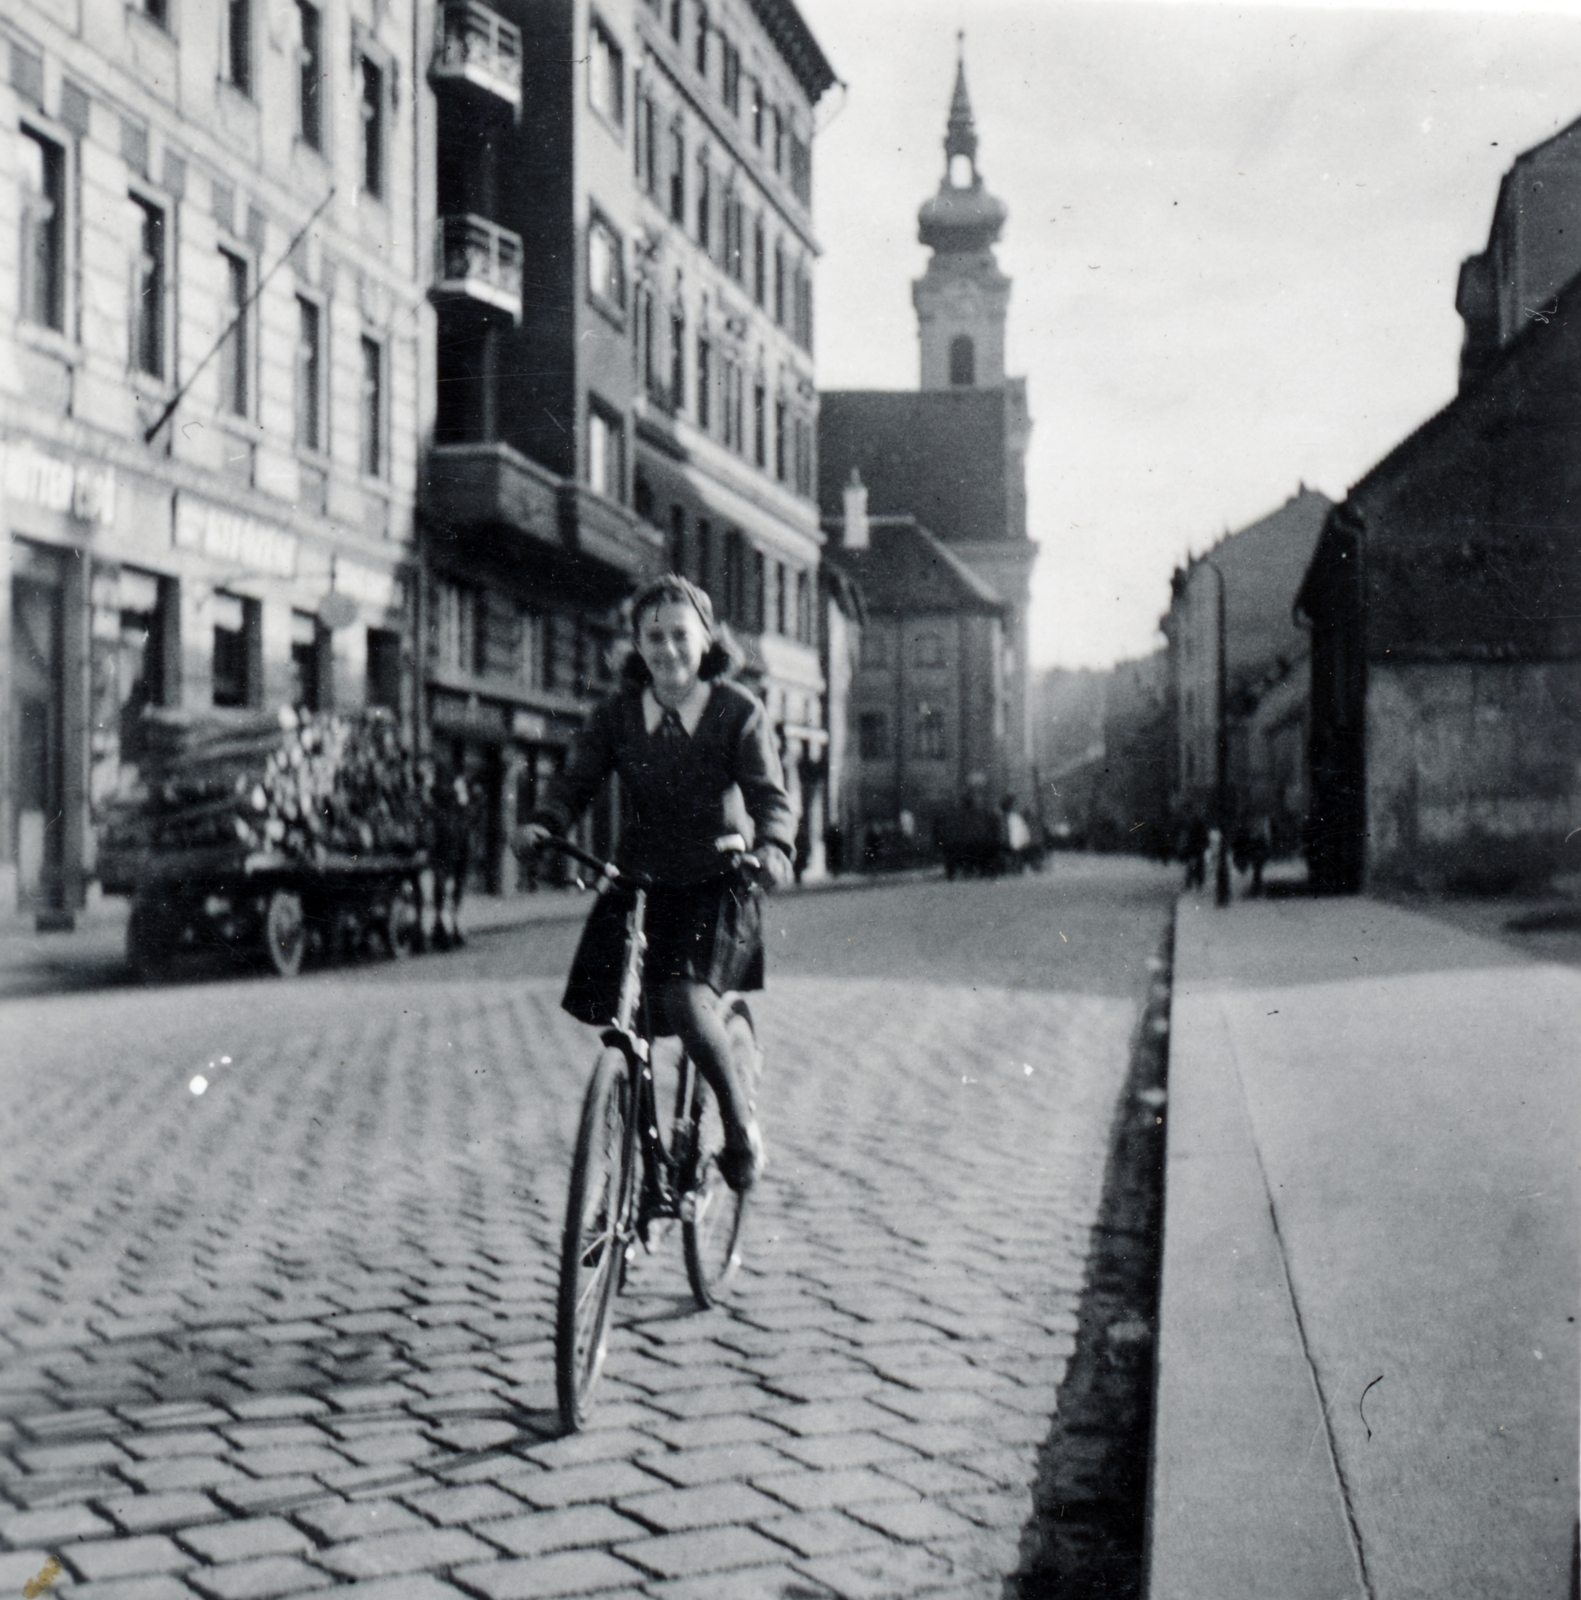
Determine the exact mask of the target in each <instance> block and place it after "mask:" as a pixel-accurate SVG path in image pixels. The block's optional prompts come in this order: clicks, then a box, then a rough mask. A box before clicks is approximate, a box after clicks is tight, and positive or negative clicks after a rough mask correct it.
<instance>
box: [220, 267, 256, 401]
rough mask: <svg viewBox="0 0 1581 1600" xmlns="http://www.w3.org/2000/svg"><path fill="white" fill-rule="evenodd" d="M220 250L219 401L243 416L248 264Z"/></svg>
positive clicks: (247, 390)
mask: <svg viewBox="0 0 1581 1600" xmlns="http://www.w3.org/2000/svg"><path fill="white" fill-rule="evenodd" d="M219 254H220V286H221V291H222V293H223V296H224V298H223V299H222V300H221V302H220V315H221V316H222V317H223V318H224V319H225V332H224V335H223V337H222V338H221V340H220V351H219V370H220V404H221V406H222V407H223V408H224V409H225V410H226V411H228V412H229V413H230V414H231V415H232V416H233V417H245V416H246V415H247V406H248V402H249V400H250V398H251V394H252V374H251V372H250V370H249V365H248V362H249V355H250V348H249V347H250V340H249V339H248V332H249V329H248V325H247V311H248V306H247V296H248V294H249V292H250V290H249V277H250V268H249V266H248V263H247V262H246V261H244V260H243V259H242V257H241V256H238V255H233V254H232V253H231V252H230V251H229V250H221V251H220V253H219Z"/></svg>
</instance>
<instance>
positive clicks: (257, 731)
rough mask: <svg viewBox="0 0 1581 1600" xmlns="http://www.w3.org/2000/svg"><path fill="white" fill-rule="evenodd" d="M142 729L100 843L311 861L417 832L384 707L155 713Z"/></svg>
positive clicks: (410, 778)
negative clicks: (127, 784) (198, 716)
mask: <svg viewBox="0 0 1581 1600" xmlns="http://www.w3.org/2000/svg"><path fill="white" fill-rule="evenodd" d="M139 734H140V737H139V741H138V743H139V750H138V754H139V758H140V759H139V763H138V773H139V779H140V782H139V790H140V793H138V794H137V795H135V796H133V797H131V798H129V799H127V800H125V801H123V802H121V803H120V804H119V805H117V806H116V807H115V808H114V809H113V811H112V812H111V814H110V816H109V818H108V819H107V822H106V826H105V832H104V838H103V849H104V850H105V851H106V852H109V853H118V852H121V851H131V850H154V851H166V850H171V851H174V850H189V849H199V848H209V847H213V846H223V845H229V846H233V847H239V848H240V849H243V850H246V851H269V852H271V853H274V854H278V855H283V856H286V857H289V858H290V859H292V860H295V861H299V862H302V863H304V864H307V863H312V862H315V861H321V860H322V859H323V858H324V856H325V855H326V854H329V853H334V854H341V855H352V856H359V855H369V854H404V853H409V852H411V851H414V850H416V849H418V848H419V846H420V845H421V843H422V840H423V817H424V796H423V793H422V788H421V784H420V781H419V777H418V773H417V771H416V768H415V766H414V765H413V762H412V758H411V756H410V754H409V752H408V751H407V750H405V749H404V748H403V747H402V744H401V740H400V736H399V734H398V732H397V730H396V727H395V724H394V723H393V721H392V720H391V718H390V717H389V715H388V713H384V712H377V711H369V712H363V713H360V714H357V715H342V714H339V713H335V712H300V713H299V712H295V711H292V710H290V709H289V708H286V709H285V710H282V711H281V712H280V713H279V714H278V715H271V716H267V717H253V718H249V719H247V720H245V721H225V722H220V721H218V720H215V719H205V720H203V721H195V720H193V719H191V718H182V717H180V716H179V715H175V716H173V715H169V714H162V713H151V714H149V715H148V716H147V718H146V719H145V721H144V723H143V725H142V727H141V729H140V730H139Z"/></svg>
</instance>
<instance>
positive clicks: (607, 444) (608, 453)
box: [587, 400, 626, 500]
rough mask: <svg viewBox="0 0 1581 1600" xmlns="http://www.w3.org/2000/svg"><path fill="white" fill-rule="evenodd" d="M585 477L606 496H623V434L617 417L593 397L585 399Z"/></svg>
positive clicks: (589, 483) (624, 472)
mask: <svg viewBox="0 0 1581 1600" xmlns="http://www.w3.org/2000/svg"><path fill="white" fill-rule="evenodd" d="M587 481H588V486H589V487H590V488H591V489H592V490H593V491H594V492H595V493H597V494H601V495H603V496H605V498H606V499H609V500H623V499H624V498H625V485H626V461H625V434H624V431H623V429H622V428H621V423H620V417H619V415H618V414H617V413H615V412H614V411H611V410H609V409H608V408H607V407H605V406H602V405H600V404H599V403H598V402H597V401H596V400H589V402H588V410H587Z"/></svg>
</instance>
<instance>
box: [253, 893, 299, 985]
mask: <svg viewBox="0 0 1581 1600" xmlns="http://www.w3.org/2000/svg"><path fill="white" fill-rule="evenodd" d="M263 937H264V954H265V955H266V956H267V957H268V959H269V965H270V966H271V967H273V968H274V970H275V971H276V972H277V973H278V974H279V975H280V976H281V977H282V978H294V977H295V976H296V975H297V973H298V972H300V971H301V970H302V955H303V952H304V951H305V950H306V949H307V920H306V918H305V917H304V916H303V915H302V896H301V895H299V894H298V893H297V892H296V891H295V890H294V889H276V890H275V891H274V893H273V894H271V895H270V896H269V906H268V909H267V910H266V911H265V912H264V924H263Z"/></svg>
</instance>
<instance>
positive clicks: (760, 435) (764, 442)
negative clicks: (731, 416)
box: [752, 379, 769, 467]
mask: <svg viewBox="0 0 1581 1600" xmlns="http://www.w3.org/2000/svg"><path fill="white" fill-rule="evenodd" d="M768 433H769V428H768V392H767V391H766V390H765V389H764V387H763V382H762V380H761V379H759V380H758V382H757V383H755V384H753V386H752V459H753V461H754V462H755V463H756V464H757V465H758V466H760V467H766V466H767V465H768V453H769V440H768Z"/></svg>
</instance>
